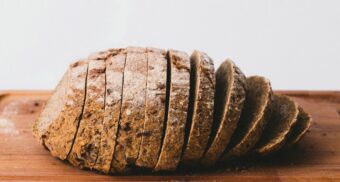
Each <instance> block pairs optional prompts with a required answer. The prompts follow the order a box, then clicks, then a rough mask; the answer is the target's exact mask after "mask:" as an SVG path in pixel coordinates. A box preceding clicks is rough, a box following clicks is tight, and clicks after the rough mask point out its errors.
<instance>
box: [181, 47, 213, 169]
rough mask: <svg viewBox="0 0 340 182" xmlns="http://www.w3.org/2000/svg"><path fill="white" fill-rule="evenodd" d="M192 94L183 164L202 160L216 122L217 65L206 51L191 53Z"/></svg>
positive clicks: (192, 163)
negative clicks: (212, 127) (214, 115)
mask: <svg viewBox="0 0 340 182" xmlns="http://www.w3.org/2000/svg"><path fill="white" fill-rule="evenodd" d="M190 64H191V73H190V97H189V111H188V121H187V126H186V137H185V142H186V145H185V149H184V152H183V156H182V162H183V164H191V165H194V164H195V163H197V162H199V160H200V159H201V158H202V156H203V154H204V150H205V149H206V146H207V143H208V139H209V135H210V132H211V125H212V122H213V109H214V94H215V69H214V63H213V61H212V59H211V58H209V57H208V55H207V54H205V53H203V52H199V51H194V52H193V54H192V55H191V57H190Z"/></svg>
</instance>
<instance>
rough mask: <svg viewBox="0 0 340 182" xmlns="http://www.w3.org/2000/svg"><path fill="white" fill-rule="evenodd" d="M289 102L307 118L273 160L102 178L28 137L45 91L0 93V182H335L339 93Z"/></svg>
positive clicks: (338, 176)
mask: <svg viewBox="0 0 340 182" xmlns="http://www.w3.org/2000/svg"><path fill="white" fill-rule="evenodd" d="M276 93H284V94H288V95H290V96H292V98H293V99H294V100H295V101H297V102H298V103H299V104H300V105H301V106H302V107H303V108H304V109H305V110H306V112H308V113H310V114H311V115H312V117H313V123H312V126H311V128H310V130H309V132H307V133H306V136H304V137H303V138H302V141H301V142H299V144H298V145H297V146H295V147H294V148H292V149H291V150H289V151H285V152H283V153H282V154H279V156H273V157H271V158H269V159H266V160H260V161H255V162H253V163H250V164H247V165H241V166H238V167H220V168H211V169H207V170H201V171H191V172H185V171H181V172H176V173H172V174H161V175H160V174H152V175H150V174H145V175H129V176H107V175H102V174H99V173H96V172H92V171H87V170H80V169H78V168H75V167H73V166H71V165H70V164H68V163H67V162H64V161H61V160H59V159H57V158H54V157H52V156H51V154H50V153H49V152H48V151H47V150H45V149H44V148H43V147H42V146H41V145H40V144H39V143H38V142H37V141H36V139H35V138H34V137H33V135H32V125H33V122H34V120H35V119H36V117H38V114H39V112H40V110H41V107H42V105H44V104H45V103H46V100H47V99H48V97H49V96H50V94H51V92H50V91H0V145H1V148H0V180H6V181H7V180H14V181H19V180H21V181H32V180H35V181H49V180H54V181H74V180H76V181H94V180H95V181H110V180H112V181H114V180H122V181H133V180H135V181H146V180H154V181H157V180H159V181H161V180H163V181H164V180H179V181H184V180H210V181H212V180H217V181H226V180H232V181H244V180H249V181H263V180H268V181H277V180H289V181H298V180H305V181H308V180H323V181H327V180H328V181H332V180H333V181H336V180H340V145H338V143H339V140H340V92H339V91H338V92H337V91H329V92H327V91H279V92H276Z"/></svg>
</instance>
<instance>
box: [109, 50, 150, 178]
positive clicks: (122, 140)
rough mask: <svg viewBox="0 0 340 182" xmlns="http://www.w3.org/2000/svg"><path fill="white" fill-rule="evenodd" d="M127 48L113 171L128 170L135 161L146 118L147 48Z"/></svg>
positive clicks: (121, 171)
mask: <svg viewBox="0 0 340 182" xmlns="http://www.w3.org/2000/svg"><path fill="white" fill-rule="evenodd" d="M126 51H127V55H126V63H125V69H124V78H123V80H124V81H123V97H122V108H121V119H120V122H119V126H118V128H119V129H118V135H117V141H116V148H115V152H114V158H113V160H112V172H113V171H115V172H117V173H125V172H127V170H128V169H129V168H130V166H131V165H134V164H135V161H136V160H137V158H138V152H139V148H140V144H141V138H142V132H143V125H144V120H145V93H146V81H147V58H146V49H144V48H138V47H128V48H127V49H126Z"/></svg>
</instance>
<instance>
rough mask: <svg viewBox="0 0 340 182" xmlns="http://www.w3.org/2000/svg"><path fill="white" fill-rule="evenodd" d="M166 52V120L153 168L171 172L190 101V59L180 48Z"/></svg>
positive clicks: (180, 146)
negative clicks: (167, 56) (167, 58)
mask: <svg viewBox="0 0 340 182" xmlns="http://www.w3.org/2000/svg"><path fill="white" fill-rule="evenodd" d="M168 54H169V60H168V61H169V63H168V70H169V72H168V77H169V79H168V80H167V81H168V83H167V89H168V90H167V91H168V92H167V104H168V105H167V108H168V111H166V118H167V120H166V129H165V134H164V138H163V141H162V147H161V151H160V155H159V158H158V161H157V164H156V166H155V168H154V170H155V171H172V170H175V169H176V168H177V166H178V164H179V161H180V158H181V154H182V149H183V144H184V137H185V123H186V120H187V111H188V103H189V88H190V83H189V82H190V58H189V56H188V55H187V54H186V53H184V52H180V51H174V50H170V51H169V52H168Z"/></svg>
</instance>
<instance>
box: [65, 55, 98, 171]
mask: <svg viewBox="0 0 340 182" xmlns="http://www.w3.org/2000/svg"><path fill="white" fill-rule="evenodd" d="M86 89H87V91H86V99H85V107H84V111H83V114H82V119H81V121H80V123H79V127H78V131H77V135H76V138H75V140H74V144H73V146H72V149H71V152H70V154H69V155H68V161H69V162H70V163H71V164H72V165H74V166H79V167H80V168H89V169H92V168H93V167H94V165H95V163H96V160H97V157H98V152H99V148H100V138H101V131H102V129H103V120H104V108H105V61H104V60H90V61H89V68H88V77H87V87H86Z"/></svg>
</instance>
